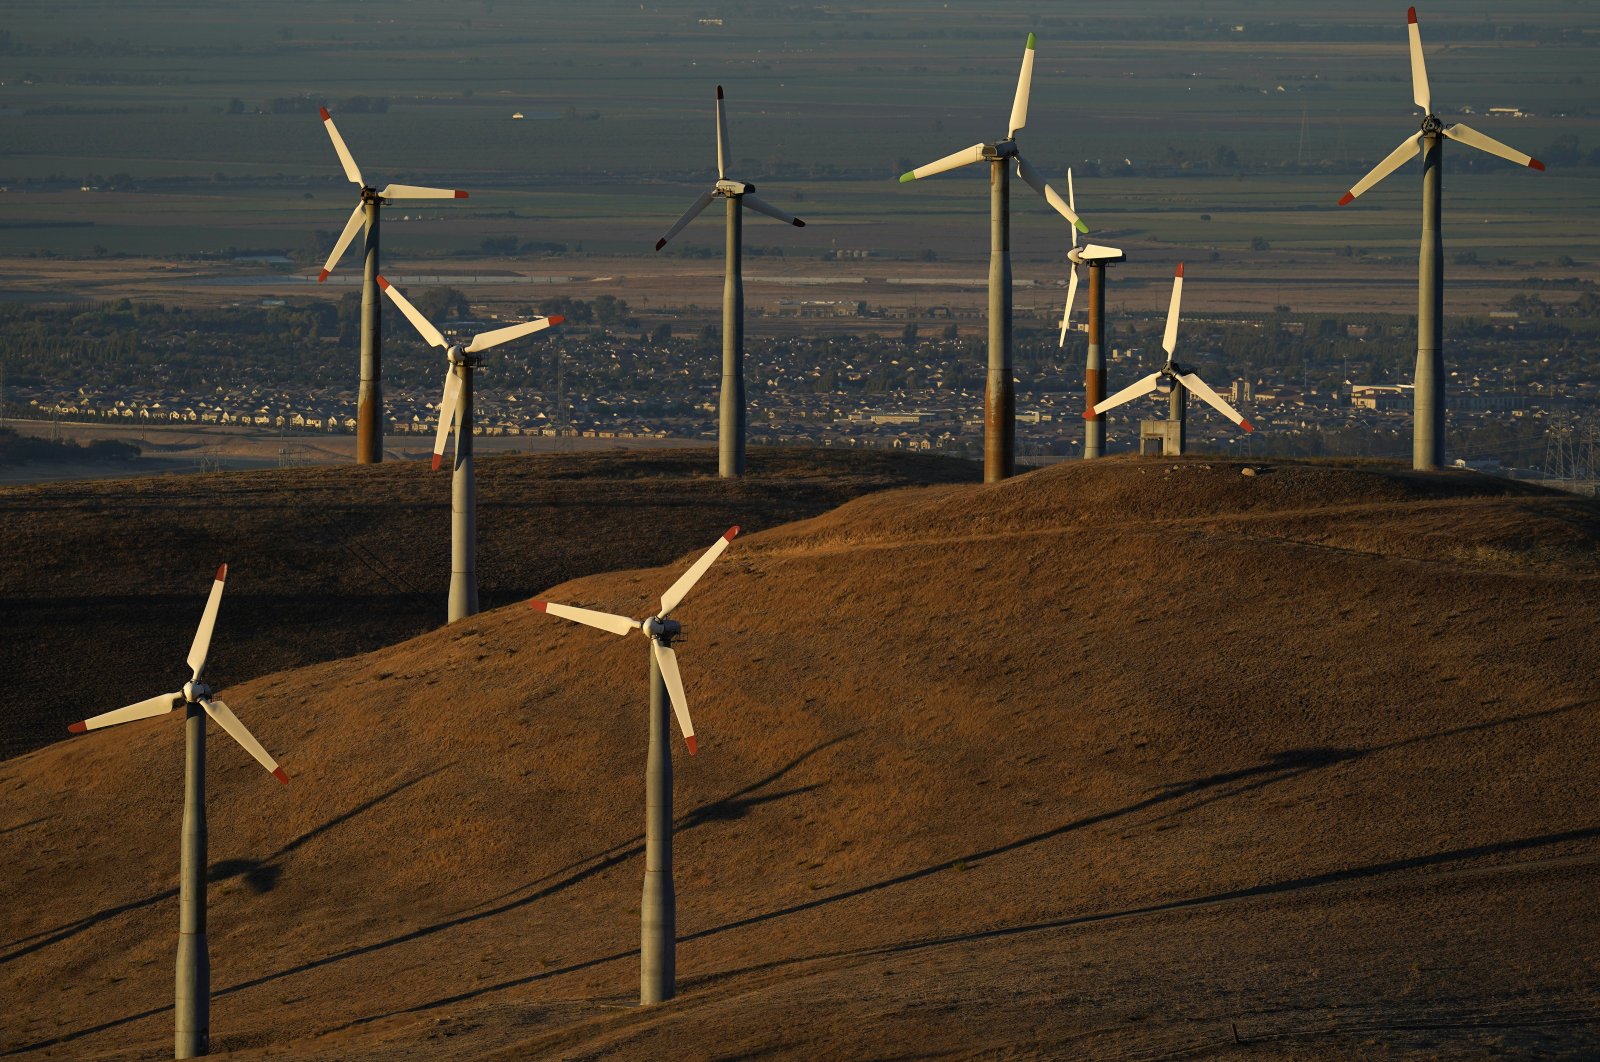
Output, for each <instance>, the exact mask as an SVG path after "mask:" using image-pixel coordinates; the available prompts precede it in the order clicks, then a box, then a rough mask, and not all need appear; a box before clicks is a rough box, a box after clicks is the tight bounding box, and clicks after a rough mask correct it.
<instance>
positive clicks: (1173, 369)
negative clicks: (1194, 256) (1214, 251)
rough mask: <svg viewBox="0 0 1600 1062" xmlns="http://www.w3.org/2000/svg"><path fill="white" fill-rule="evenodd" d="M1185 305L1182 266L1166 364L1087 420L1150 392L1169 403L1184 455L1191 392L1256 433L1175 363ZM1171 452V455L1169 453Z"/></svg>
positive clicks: (1165, 340) (1165, 343) (1175, 283)
mask: <svg viewBox="0 0 1600 1062" xmlns="http://www.w3.org/2000/svg"><path fill="white" fill-rule="evenodd" d="M1182 301H1183V263H1182V262H1179V263H1178V269H1177V271H1176V272H1175V273H1174V274H1173V276H1172V302H1171V303H1170V304H1169V305H1168V306H1167V331H1166V334H1165V335H1164V336H1163V337H1162V339H1161V346H1162V349H1164V350H1165V351H1166V352H1167V363H1166V364H1165V365H1163V366H1162V367H1161V368H1159V369H1157V370H1156V371H1155V372H1153V373H1151V374H1150V375H1149V376H1146V377H1145V378H1144V379H1142V380H1140V381H1139V382H1138V383H1134V384H1130V385H1129V386H1127V387H1124V388H1123V389H1122V390H1120V391H1118V392H1117V393H1116V394H1114V395H1112V396H1111V397H1110V398H1107V399H1104V400H1102V401H1100V402H1096V403H1095V404H1094V405H1093V406H1091V407H1089V409H1087V410H1085V411H1084V414H1083V416H1084V419H1086V420H1093V419H1094V418H1095V416H1096V415H1098V414H1101V413H1104V412H1105V411H1106V410H1108V409H1115V408H1116V407H1118V406H1120V405H1122V404H1123V403H1124V402H1129V401H1132V400H1133V399H1135V398H1138V397H1139V396H1140V395H1147V394H1149V393H1150V392H1151V391H1155V392H1156V393H1157V394H1161V395H1166V396H1167V397H1168V399H1169V402H1170V404H1169V406H1168V411H1169V412H1168V418H1167V419H1168V423H1169V424H1175V425H1176V426H1177V427H1176V431H1177V440H1176V452H1177V453H1179V454H1181V453H1183V449H1184V443H1185V439H1184V434H1185V431H1186V429H1187V422H1188V408H1187V402H1186V396H1187V394H1188V393H1189V392H1193V393H1194V394H1196V395H1198V396H1200V398H1201V399H1202V400H1203V401H1204V402H1205V403H1206V404H1207V405H1209V406H1210V407H1211V408H1213V409H1215V410H1216V411H1217V412H1219V413H1221V414H1222V415H1223V416H1224V417H1227V418H1228V419H1229V420H1231V421H1233V422H1234V423H1235V424H1237V425H1238V426H1239V427H1241V428H1243V429H1244V430H1245V431H1247V432H1251V431H1255V430H1256V429H1255V427H1254V426H1253V425H1251V423H1250V422H1249V421H1248V420H1245V419H1244V417H1243V416H1241V415H1240V413H1239V411H1238V410H1237V409H1234V408H1233V407H1232V406H1230V405H1228V403H1227V402H1225V401H1223V399H1222V396H1221V395H1219V394H1217V393H1216V392H1215V391H1213V390H1212V389H1211V388H1210V387H1208V386H1206V382H1205V381H1204V380H1202V379H1200V377H1199V375H1198V374H1196V373H1194V372H1191V371H1188V370H1186V369H1185V368H1184V367H1183V366H1182V365H1179V364H1178V363H1177V362H1176V361H1174V360H1173V357H1172V355H1173V352H1174V351H1175V350H1177V347H1178V307H1179V305H1180V304H1181V303H1182ZM1167 452H1171V451H1167Z"/></svg>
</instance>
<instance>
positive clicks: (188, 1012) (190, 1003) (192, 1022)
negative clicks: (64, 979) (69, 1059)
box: [67, 564, 289, 1058]
mask: <svg viewBox="0 0 1600 1062" xmlns="http://www.w3.org/2000/svg"><path fill="white" fill-rule="evenodd" d="M227 577H228V566H227V565H226V564H224V565H222V566H221V567H220V568H218V569H217V577H216V580H215V581H214V582H213V583H212V584H211V596H210V597H208V598H207V599H206V607H205V611H204V612H202V613H201V614H200V627H199V629H198V630H196V631H195V633H194V642H193V643H192V644H191V645H190V646H189V658H188V664H189V667H190V669H191V670H192V674H191V676H190V679H189V681H188V682H185V683H184V684H183V689H181V690H179V691H178V692H176V693H164V694H162V695H160V696H159V697H151V698H150V699H149V700H144V701H139V702H138V703H136V704H130V705H128V706H127V707H126V708H118V709H117V710H115V711H112V712H106V713H105V714H103V715H97V716H94V717H92V718H90V719H85V720H84V721H83V722H81V723H73V724H72V725H71V726H69V727H67V729H68V730H70V731H72V732H73V733H74V734H82V733H84V732H85V731H89V730H99V729H100V728H101V727H106V726H115V725H116V724H118V723H128V722H132V721H133V720H135V719H148V718H150V717H151V716H155V715H165V714H166V713H168V712H170V711H173V710H174V709H176V708H177V707H178V706H180V705H182V706H184V708H185V712H184V760H183V767H184V770H183V848H182V855H181V857H180V860H179V871H178V875H179V876H178V965H177V985H176V989H177V992H176V996H175V998H174V1008H173V1009H174V1013H175V1016H176V1022H175V1032H174V1037H173V1040H174V1043H173V1050H174V1054H173V1057H174V1058H194V1057H196V1056H198V1055H205V1054H209V1053H210V1051H211V957H210V949H209V948H208V947H207V944H206V716H208V715H209V716H210V717H211V718H212V719H214V720H216V722H217V725H218V726H220V727H222V729H223V730H226V731H227V732H228V735H229V736H230V737H232V738H233V740H235V741H237V742H238V743H239V744H240V745H242V746H244V750H245V751H246V752H248V753H249V754H250V755H252V756H254V757H255V758H256V761H257V762H258V763H260V764H261V766H263V767H265V768H266V769H267V770H269V771H271V772H272V776H273V777H274V778H276V779H277V780H278V781H280V782H282V783H284V784H285V785H288V784H289V776H288V775H287V774H285V773H284V771H283V768H282V767H279V766H278V762H277V761H276V760H274V759H273V758H272V757H271V756H270V755H268V754H267V750H266V749H264V748H262V747H261V743H260V742H259V741H257V740H256V739H255V736H254V735H253V734H251V733H250V731H249V730H246V729H245V725H244V724H243V723H241V722H239V718H238V716H236V715H234V714H233V712H232V711H230V710H229V708H228V706H227V705H226V704H224V703H223V702H222V700H221V698H219V697H214V696H212V690H211V687H210V686H207V685H205V684H204V683H203V682H201V681H200V676H201V673H202V672H204V671H205V667H206V657H207V655H208V653H209V652H210V649H211V632H212V630H213V629H215V627H216V625H217V609H218V608H219V607H220V606H221V604H222V585H223V582H224V581H225V580H226V579H227Z"/></svg>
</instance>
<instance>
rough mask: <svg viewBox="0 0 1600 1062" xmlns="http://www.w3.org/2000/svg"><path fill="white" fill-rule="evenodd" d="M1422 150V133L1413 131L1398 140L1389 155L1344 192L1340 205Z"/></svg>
mask: <svg viewBox="0 0 1600 1062" xmlns="http://www.w3.org/2000/svg"><path fill="white" fill-rule="evenodd" d="M1421 150H1422V134H1421V133H1414V134H1412V135H1411V136H1408V137H1406V138H1405V139H1404V140H1402V141H1401V142H1400V146H1399V147H1397V148H1395V149H1394V150H1393V151H1391V152H1389V157H1388V158H1386V159H1384V160H1383V161H1382V162H1380V163H1378V164H1377V165H1376V166H1374V167H1372V172H1371V173H1369V174H1367V175H1366V176H1365V177H1363V178H1361V180H1359V181H1357V182H1356V183H1355V186H1354V187H1353V188H1351V189H1350V190H1349V191H1348V192H1346V193H1345V194H1344V198H1343V199H1340V200H1339V205H1340V206H1349V205H1350V203H1351V202H1352V201H1353V200H1354V199H1355V197H1356V196H1358V195H1360V194H1361V193H1362V192H1365V191H1366V190H1367V189H1368V188H1371V187H1372V186H1373V185H1375V184H1377V183H1378V182H1379V181H1381V180H1383V179H1384V178H1385V177H1387V176H1389V174H1391V173H1393V172H1394V171H1395V170H1398V169H1399V168H1400V167H1401V166H1403V165H1405V164H1406V163H1407V162H1410V161H1411V160H1412V159H1413V158H1415V157H1416V155H1417V152H1419V151H1421Z"/></svg>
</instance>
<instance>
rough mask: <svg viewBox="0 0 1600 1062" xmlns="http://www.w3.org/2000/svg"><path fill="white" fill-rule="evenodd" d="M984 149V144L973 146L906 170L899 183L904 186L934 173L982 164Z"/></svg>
mask: <svg viewBox="0 0 1600 1062" xmlns="http://www.w3.org/2000/svg"><path fill="white" fill-rule="evenodd" d="M986 147H987V145H985V144H973V145H972V146H971V147H969V148H963V149H961V150H960V151H958V152H956V153H955V154H954V155H946V156H945V157H944V158H942V159H937V160H935V161H933V162H930V163H928V164H927V165H926V166H918V167H917V168H916V169H914V170H907V171H906V172H905V173H902V174H901V175H900V183H901V184H905V183H906V182H907V181H915V180H918V179H920V178H923V177H932V176H933V175H934V174H936V173H943V172H945V171H946V170H954V169H959V168H961V167H962V166H970V165H971V164H972V163H974V162H982V161H983V152H984V149H985V148H986Z"/></svg>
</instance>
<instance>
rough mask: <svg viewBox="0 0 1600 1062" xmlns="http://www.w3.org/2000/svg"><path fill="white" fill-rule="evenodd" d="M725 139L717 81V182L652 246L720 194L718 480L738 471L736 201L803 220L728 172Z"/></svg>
mask: <svg viewBox="0 0 1600 1062" xmlns="http://www.w3.org/2000/svg"><path fill="white" fill-rule="evenodd" d="M730 156H731V149H730V148H729V144H728V118H727V116H726V115H725V114H723V112H722V86H721V85H718V86H717V183H716V184H714V185H712V186H711V190H710V191H709V192H705V193H702V194H701V196H700V198H699V199H696V200H695V201H694V203H693V205H691V206H690V207H689V209H688V210H686V211H684V213H683V217H681V218H679V219H678V220H677V221H676V222H674V223H673V225H672V228H670V229H668V230H667V234H666V235H665V236H663V237H661V239H659V240H657V241H656V250H658V251H659V250H661V248H663V247H665V246H666V245H667V241H668V240H670V239H672V238H673V237H674V236H676V235H677V234H678V233H679V232H681V231H682V230H683V227H684V226H685V225H687V224H689V222H691V221H693V220H694V219H695V218H697V217H699V216H700V212H701V211H702V210H704V209H705V208H706V207H708V206H710V205H711V200H713V199H716V198H719V197H720V198H722V199H725V200H727V204H728V226H727V269H726V272H725V274H724V276H723V281H722V397H721V401H720V405H719V408H718V411H717V475H719V476H721V477H722V478H723V479H738V478H739V477H740V476H742V475H744V430H745V424H744V418H745V403H744V265H743V250H742V248H743V244H744V215H743V213H742V211H741V209H740V208H741V206H742V205H743V204H745V203H748V204H749V205H750V206H752V207H754V208H755V209H756V210H759V211H761V213H763V214H765V215H767V216H768V217H773V218H777V219H778V220H779V221H783V222H787V223H788V224H790V225H794V226H796V227H797V228H804V227H805V222H803V221H801V220H800V219H799V218H797V217H795V216H794V215H792V214H785V213H784V212H783V211H781V210H779V209H778V208H777V207H775V206H773V205H772V204H771V203H769V202H767V201H766V200H765V199H762V198H760V197H759V196H757V195H755V190H756V186H755V185H753V184H748V183H746V182H744V181H735V180H733V179H731V178H729V177H728V174H727V168H728V163H729V161H730V160H731V159H730Z"/></svg>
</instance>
